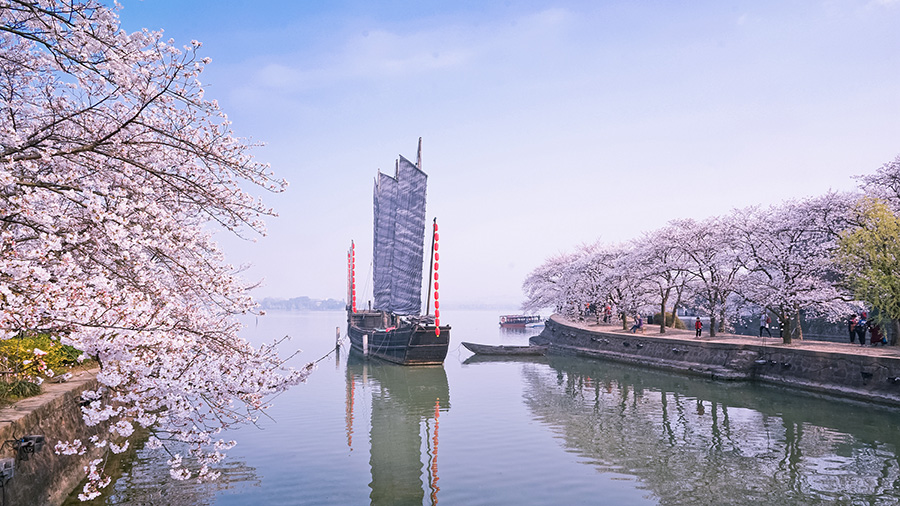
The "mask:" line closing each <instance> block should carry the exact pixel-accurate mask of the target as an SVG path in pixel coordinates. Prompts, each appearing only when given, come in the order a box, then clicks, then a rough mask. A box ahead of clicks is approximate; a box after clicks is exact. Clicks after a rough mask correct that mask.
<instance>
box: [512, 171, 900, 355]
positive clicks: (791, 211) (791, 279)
mask: <svg viewBox="0 0 900 506" xmlns="http://www.w3.org/2000/svg"><path fill="white" fill-rule="evenodd" d="M891 175H893V178H894V179H893V181H894V182H895V184H896V181H897V180H900V178H898V177H897V176H898V175H900V157H898V160H897V161H895V163H894V164H893V165H892V166H885V167H884V168H882V170H881V171H880V172H879V177H881V179H882V180H886V179H889V177H890V176H891ZM875 186H878V185H877V184H876V185H875ZM897 188H900V185H897ZM894 195H895V198H897V197H900V192H897V193H895V194H894ZM859 198H860V195H859V194H856V193H836V192H832V193H828V194H826V195H823V196H819V197H813V198H808V199H804V200H797V201H789V202H784V203H782V204H780V205H777V206H772V207H770V208H765V209H764V208H760V207H750V208H745V209H738V210H734V211H732V212H731V213H730V214H728V215H726V216H717V217H713V218H710V219H707V220H703V221H696V220H690V219H682V220H673V221H671V222H669V224H668V225H666V226H665V227H663V228H661V229H659V230H655V231H653V232H649V233H646V234H644V235H643V236H642V237H640V238H635V239H633V240H632V241H630V242H628V243H625V244H618V245H604V244H600V243H597V244H593V245H586V246H582V247H581V248H580V249H579V250H578V251H577V252H575V253H571V254H563V255H558V256H556V257H553V258H550V259H548V260H547V261H546V262H545V263H544V264H543V265H541V266H539V267H538V268H537V269H535V270H534V271H533V272H532V273H531V274H530V275H529V276H528V277H527V278H526V280H525V282H524V284H523V288H524V290H525V293H526V297H527V300H526V302H525V304H524V309H526V310H532V311H537V310H540V309H542V308H554V309H555V310H556V311H559V312H561V313H564V314H567V315H569V316H583V315H584V313H585V308H586V307H587V306H588V305H589V304H597V305H598V306H599V307H600V308H605V306H606V304H610V305H611V306H613V307H614V308H615V311H616V313H617V316H618V318H621V319H622V322H623V326H624V325H625V319H626V318H627V317H628V316H631V315H633V314H654V313H660V314H661V313H663V312H665V311H669V312H674V311H675V310H676V309H678V308H682V309H683V308H690V309H693V310H694V311H696V312H698V313H700V314H703V315H706V316H708V317H709V318H710V327H711V328H710V329H709V330H710V331H712V332H713V335H715V332H716V331H721V330H724V329H727V328H728V327H729V325H730V324H732V323H733V322H734V321H736V320H737V319H738V318H740V317H741V316H742V315H748V314H753V313H755V314H756V317H757V318H759V314H760V313H761V312H767V314H771V315H772V316H773V317H774V318H777V320H778V322H779V324H780V326H781V328H783V329H786V330H787V332H785V334H784V336H783V337H784V338H785V340H786V341H787V342H790V339H791V337H792V336H793V337H798V336H799V337H801V338H802V334H800V332H801V329H800V326H799V321H800V320H799V318H800V312H801V311H802V312H803V313H804V314H805V315H806V316H819V317H824V318H828V319H832V320H834V319H837V318H840V317H845V316H846V315H847V314H848V312H849V313H852V312H853V311H857V310H859V309H861V307H862V303H861V302H859V301H856V300H854V298H853V296H852V294H851V293H850V292H849V291H848V289H847V288H846V287H845V286H844V285H843V284H842V283H841V282H840V280H841V274H842V273H841V272H840V270H839V268H838V267H837V264H836V263H835V251H836V250H837V248H838V240H839V237H840V234H841V232H842V231H845V230H848V229H849V228H850V227H852V226H853V216H854V206H855V203H856V202H857V201H858V199H859ZM661 331H664V328H663V327H662V326H661Z"/></svg>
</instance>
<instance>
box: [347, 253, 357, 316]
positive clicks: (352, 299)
mask: <svg viewBox="0 0 900 506" xmlns="http://www.w3.org/2000/svg"><path fill="white" fill-rule="evenodd" d="M348 261H349V264H350V265H349V267H350V311H351V312H353V313H355V312H356V243H354V242H353V241H350V254H349V259H348Z"/></svg>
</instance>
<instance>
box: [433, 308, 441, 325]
mask: <svg viewBox="0 0 900 506" xmlns="http://www.w3.org/2000/svg"><path fill="white" fill-rule="evenodd" d="M440 317H441V310H440V309H435V310H434V321H435V322H437V321H438V320H439V319H440Z"/></svg>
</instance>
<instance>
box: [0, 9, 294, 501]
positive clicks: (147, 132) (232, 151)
mask: <svg viewBox="0 0 900 506" xmlns="http://www.w3.org/2000/svg"><path fill="white" fill-rule="evenodd" d="M200 47H201V45H200V44H199V43H198V42H196V41H195V42H192V43H191V44H190V45H188V46H185V47H181V48H179V47H176V45H175V44H174V43H173V41H171V40H164V39H163V36H162V33H161V32H151V31H147V30H144V31H141V32H137V33H126V32H125V31H123V30H122V29H121V28H120V24H119V19H118V17H117V15H116V13H115V11H114V10H112V9H109V8H107V7H105V6H104V5H102V4H101V3H100V2H98V1H96V0H27V1H26V0H21V1H19V0H12V1H9V2H5V3H4V6H3V8H2V9H0V52H2V58H0V77H2V79H0V338H8V337H10V336H13V335H15V334H17V333H19V332H20V331H22V330H40V331H45V332H50V333H52V334H53V335H56V336H59V338H60V340H61V342H62V343H64V344H68V345H71V346H74V347H76V348H77V349H79V350H82V351H83V352H84V355H85V356H87V357H91V358H93V359H95V360H96V361H97V362H98V363H99V364H100V372H99V375H98V380H99V382H100V384H101V385H102V387H101V388H100V389H98V390H97V391H94V392H86V393H85V398H86V400H87V401H88V404H87V405H86V406H85V407H84V408H83V412H84V419H85V422H86V423H87V424H88V425H96V424H99V423H101V422H103V423H108V424H109V431H108V433H107V436H105V437H101V438H97V439H96V440H92V441H91V442H90V444H91V445H93V446H97V447H104V448H106V447H108V448H110V449H111V450H112V451H123V450H124V449H125V448H126V447H127V444H126V443H124V442H123V441H125V440H126V439H127V438H129V437H130V436H131V435H132V434H133V432H134V428H135V425H139V426H142V427H146V428H148V429H150V430H151V431H152V432H153V434H154V437H155V438H157V441H160V440H163V441H168V440H174V441H178V442H180V443H184V444H187V445H188V446H189V447H190V448H191V450H192V452H194V453H195V456H198V457H202V458H201V459H200V461H201V464H199V466H200V467H199V469H197V470H192V469H187V468H185V467H183V466H182V465H181V464H180V463H173V472H174V473H176V474H178V476H179V477H194V476H196V477H200V478H208V477H211V476H214V475H215V473H214V472H212V471H210V469H209V468H208V464H210V463H214V462H216V461H218V460H219V459H220V458H221V453H220V452H219V450H220V449H221V447H216V443H215V442H214V441H213V439H212V435H213V434H216V433H218V432H220V431H222V430H223V429H225V428H227V427H229V426H231V425H233V424H237V423H245V422H252V421H253V420H255V419H256V417H257V416H258V413H259V412H260V411H261V410H263V409H265V408H266V407H267V404H266V399H267V398H269V397H270V396H271V395H273V394H275V393H277V392H279V391H281V390H283V389H284V388H286V387H288V386H290V385H293V384H296V383H297V382H300V381H302V380H303V379H304V378H305V377H306V375H307V374H308V373H309V371H310V367H305V368H303V369H301V370H294V369H291V368H286V367H285V365H284V360H283V359H282V358H280V357H279V356H278V354H277V350H276V344H277V343H273V344H272V345H269V346H263V347H260V348H255V347H253V346H251V345H250V344H248V343H247V342H245V341H244V340H242V339H240V338H239V337H238V335H237V332H238V329H239V324H238V322H237V321H236V319H235V315H238V314H242V313H247V312H250V311H253V308H254V303H253V301H252V299H251V298H250V296H249V294H248V286H246V285H245V284H244V283H242V282H241V281H240V280H239V279H238V278H237V276H236V271H235V269H234V268H233V267H232V266H230V265H227V264H226V263H225V261H224V259H223V255H222V253H221V252H220V250H219V249H218V247H217V245H216V244H215V243H214V242H213V240H212V237H211V234H210V230H211V227H210V225H211V224H212V225H218V226H221V227H224V228H225V229H226V230H229V231H231V232H234V233H236V234H243V233H244V231H249V232H251V233H252V234H256V233H264V227H263V222H262V219H263V218H264V217H266V216H271V215H273V214H274V213H273V211H272V210H271V209H269V208H267V207H265V206H264V205H263V204H262V203H261V202H260V201H259V200H258V199H257V198H256V197H254V196H252V195H250V194H248V193H246V192H245V191H244V190H243V189H242V188H243V187H245V186H248V183H249V185H251V186H252V185H255V186H256V187H257V188H261V189H263V190H267V191H273V192H278V191H282V190H283V189H284V188H285V187H286V183H285V182H284V181H282V180H280V179H277V178H275V177H274V175H273V174H272V173H271V172H270V170H269V167H268V166H267V165H266V164H262V163H259V162H257V161H255V160H254V159H253V157H252V155H251V150H252V148H253V147H254V145H253V144H251V143H248V142H247V141H246V140H243V139H239V138H236V137H235V136H234V134H233V132H232V130H231V127H230V122H229V121H228V119H227V117H226V115H225V114H224V113H223V112H222V111H221V110H220V109H219V107H218V104H217V103H216V102H215V101H211V100H207V99H205V98H204V91H203V88H202V87H201V85H200V81H199V80H198V79H199V76H200V73H201V72H202V71H203V68H204V66H205V65H207V64H208V63H209V60H208V59H206V58H201V57H199V56H198V50H199V49H200ZM58 451H59V452H60V453H73V452H74V453H80V452H82V451H83V449H82V445H81V443H80V442H72V443H71V444H65V443H63V444H61V446H58ZM203 459H206V460H205V461H204V460H203ZM86 472H87V473H88V475H89V477H90V478H91V479H90V482H89V483H88V485H87V486H86V487H85V490H84V494H83V496H84V498H91V497H95V496H96V494H98V493H99V490H100V489H101V488H102V487H103V486H105V484H107V483H108V482H109V480H108V478H104V475H103V466H102V461H101V460H96V461H94V462H93V463H92V464H91V466H89V468H88V469H86Z"/></svg>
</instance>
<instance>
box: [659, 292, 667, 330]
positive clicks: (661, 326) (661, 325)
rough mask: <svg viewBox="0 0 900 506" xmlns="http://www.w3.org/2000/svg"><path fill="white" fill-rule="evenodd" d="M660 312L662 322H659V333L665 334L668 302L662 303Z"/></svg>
mask: <svg viewBox="0 0 900 506" xmlns="http://www.w3.org/2000/svg"><path fill="white" fill-rule="evenodd" d="M659 311H660V313H659V314H661V315H662V321H661V322H659V333H660V334H665V333H666V301H665V300H664V301H663V302H662V304H660V306H659Z"/></svg>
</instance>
